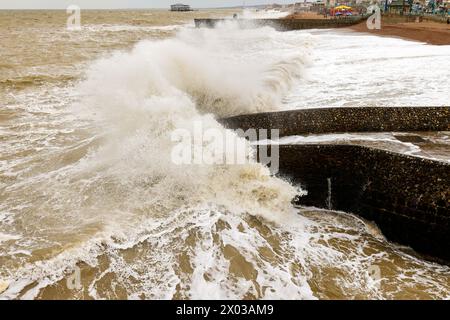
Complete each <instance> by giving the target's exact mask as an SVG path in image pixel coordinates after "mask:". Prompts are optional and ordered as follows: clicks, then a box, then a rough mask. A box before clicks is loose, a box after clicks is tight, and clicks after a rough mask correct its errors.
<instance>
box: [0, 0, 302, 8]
mask: <svg viewBox="0 0 450 320" xmlns="http://www.w3.org/2000/svg"><path fill="white" fill-rule="evenodd" d="M297 1H298V0H297ZM274 2H276V3H293V2H296V1H295V0H245V1H243V0H173V1H170V0H0V9H66V8H67V7H68V6H69V5H71V4H75V5H78V6H80V7H81V9H100V8H105V9H120V8H168V7H169V6H170V5H171V4H174V3H184V4H190V5H191V6H192V7H194V8H207V7H228V6H241V5H242V4H243V3H245V4H246V5H254V4H268V3H274Z"/></svg>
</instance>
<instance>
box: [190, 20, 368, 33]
mask: <svg viewBox="0 0 450 320" xmlns="http://www.w3.org/2000/svg"><path fill="white" fill-rule="evenodd" d="M363 20H365V18H362V17H361V18H360V17H349V18H342V19H194V22H195V26H196V27H197V28H199V27H208V28H213V27H215V26H216V25H217V24H219V23H222V22H226V21H235V22H237V23H238V24H239V25H240V26H241V27H244V28H245V27H253V26H255V25H257V26H269V27H272V28H274V29H276V30H279V31H289V30H302V29H330V28H340V27H348V26H351V25H354V24H357V23H359V22H361V21H363Z"/></svg>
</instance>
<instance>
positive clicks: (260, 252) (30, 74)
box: [0, 10, 450, 299]
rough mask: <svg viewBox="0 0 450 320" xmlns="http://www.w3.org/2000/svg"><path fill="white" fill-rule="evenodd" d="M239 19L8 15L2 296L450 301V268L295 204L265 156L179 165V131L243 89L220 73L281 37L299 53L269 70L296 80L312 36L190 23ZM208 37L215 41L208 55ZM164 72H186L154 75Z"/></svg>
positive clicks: (2, 128) (2, 111) (3, 49)
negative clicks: (175, 135) (264, 164)
mask: <svg viewBox="0 0 450 320" xmlns="http://www.w3.org/2000/svg"><path fill="white" fill-rule="evenodd" d="M232 13H233V11H220V10H219V11H199V12H190V13H183V14H180V13H170V12H168V11H164V10H161V11H144V10H142V11H85V12H84V11H83V12H82V15H81V18H82V21H81V22H82V30H81V31H76V32H75V31H68V30H67V29H66V24H65V23H66V19H67V15H66V13H65V12H61V11H0V44H1V45H0V57H1V58H0V101H1V102H0V298H5V299H13V298H23V299H32V298H36V299H102V298H107V299H127V298H128V299H152V298H153V299H179V298H181V299H189V298H199V299H202V298H208V299H210V298H213V299H214V298H225V299H230V298H237V299H242V298H246V299H261V298H274V299H314V298H319V299H347V298H348V299H370V298H380V299H442V298H450V268H449V267H448V266H444V265H440V264H437V263H432V262H429V261H426V260H424V259H423V258H421V257H420V256H419V255H417V254H415V253H414V252H412V251H411V250H410V249H408V248H404V247H401V246H398V245H396V244H392V243H390V242H388V241H387V240H386V239H384V237H383V236H382V234H381V233H380V231H379V230H378V229H377V228H376V226H374V225H373V224H371V223H370V222H367V221H363V220H361V219H360V218H358V217H355V216H353V215H351V214H347V213H339V212H332V211H324V210H318V209H314V208H293V207H291V206H290V196H291V193H293V192H294V191H296V190H295V189H294V188H293V187H292V186H290V185H289V184H288V183H287V182H284V181H280V180H278V179H275V178H271V177H266V176H261V175H260V174H259V173H258V170H259V167H258V166H257V165H249V166H245V167H243V168H230V167H228V166H217V167H212V168H211V167H204V168H202V167H200V168H196V169H195V170H194V169H191V168H183V169H179V168H174V167H172V166H171V165H170V164H167V163H168V162H169V159H168V158H167V157H165V156H166V154H167V153H168V152H169V151H170V149H167V145H168V143H169V142H170V140H169V137H166V135H167V133H168V132H169V130H170V129H171V128H173V127H176V125H177V124H180V123H181V124H183V123H184V120H185V119H197V117H200V116H204V113H206V112H205V111H204V110H205V107H204V106H203V105H202V103H203V102H204V101H206V102H211V103H213V104H217V105H219V106H220V107H223V106H225V107H227V105H226V101H227V99H231V98H230V96H231V97H233V98H235V96H239V94H238V93H240V91H239V90H238V89H239V88H240V86H239V85H238V86H237V88H235V87H234V86H233V85H234V82H236V81H231V83H229V82H224V83H222V82H220V81H221V80H222V78H226V75H227V72H237V71H232V70H234V69H237V70H240V69H243V68H245V67H244V66H245V65H248V64H251V62H252V60H254V59H261V61H265V60H270V59H274V58H273V57H272V56H271V57H270V58H269V57H267V59H266V56H265V54H267V55H269V54H270V53H271V52H269V51H268V50H267V46H268V45H270V43H269V44H268V42H269V41H277V39H280V40H278V41H280V42H279V43H275V44H274V45H273V46H274V48H275V47H281V49H280V54H281V53H282V54H284V53H285V52H287V51H289V55H286V56H283V59H282V60H281V62H279V63H278V64H277V63H275V64H274V66H272V69H276V67H277V66H279V65H281V66H282V70H283V72H276V73H275V75H276V76H278V75H279V74H282V76H283V77H284V76H285V75H286V74H288V75H290V74H296V73H297V69H296V68H297V67H298V60H299V59H296V56H295V55H296V54H297V53H298V52H299V51H301V49H302V46H305V47H307V46H308V45H309V42H310V41H313V39H312V40H311V37H310V36H304V35H303V33H299V34H296V33H290V34H286V35H281V34H278V33H276V32H275V31H273V30H272V31H271V30H267V29H263V30H254V31H248V32H241V31H240V30H235V29H233V28H232V27H231V28H230V29H226V28H225V29H223V30H220V31H219V32H220V33H221V34H219V33H217V31H201V30H200V31H199V30H193V27H192V23H193V21H192V20H193V18H194V17H205V16H206V17H221V16H227V15H230V14H232ZM183 30H185V31H183ZM186 30H187V31H186ZM230 30H231V31H230ZM180 31H183V32H185V34H183V35H182V36H177V33H178V32H180ZM268 35H269V36H268ZM318 36H320V35H318ZM177 37H178V38H177ZM284 37H285V38H284ZM175 38H176V39H177V40H173V39H175ZM179 39H181V40H179ZM255 39H256V40H255ZM144 40H146V42H145V43H144V44H142V43H141V42H142V41H144ZM161 40H167V41H168V42H162V43H161V42H160V41H161ZM253 41H254V42H253ZM204 42H206V43H207V45H205V46H203V43H204ZM242 43H248V44H249V47H251V50H253V51H251V50H250V49H249V50H248V51H245V50H243V49H244V48H243V47H242ZM137 44H139V45H141V47H140V49H139V50H138V51H137V52H134V53H133V52H132V48H133V47H134V46H135V45H137ZM283 45H286V46H285V47H283ZM195 47H201V48H206V49H208V50H209V51H208V50H207V54H205V56H204V57H201V58H200V59H199V60H200V61H197V60H196V59H195V55H192V52H194V53H198V52H197V51H195ZM206 49H205V50H206ZM158 50H160V51H162V52H163V53H162V54H156V53H155V52H156V51H158ZM183 50H184V51H183ZM265 50H267V51H265ZM180 51H183V52H180ZM216 51H217V52H219V53H220V52H226V53H227V54H226V55H225V54H224V55H217V56H215V54H216ZM273 51H276V50H275V49H274V50H273ZM118 52H121V53H123V55H120V54H119V53H118ZM130 52H132V53H130ZM147 53H148V54H149V57H150V58H148V59H147V56H146V54H147ZM115 54H116V55H118V56H117V57H115V58H114V55H115ZM185 55H186V56H187V55H189V59H186V60H184V58H183V57H184V56H185ZM228 55H229V57H228ZM291 55H293V56H294V58H292V59H291ZM112 56H113V58H111V57H112ZM166 56H169V57H170V59H167V60H165V59H164V57H166ZM219 58H220V60H214V59H219ZM228 58H229V59H230V61H229V60H227V59H228ZM98 59H103V60H101V61H103V62H100V64H99V65H95V67H94V68H93V69H90V68H91V64H92V63H93V61H95V60H98ZM232 59H234V60H232ZM289 59H291V60H292V61H291V60H289ZM300 60H301V59H300ZM142 61H145V63H142ZM155 61H156V62H155ZM210 61H213V62H215V63H213V64H212V65H211V64H208V63H209V62H210ZM275 62H278V61H275ZM171 63H173V64H171ZM239 63H241V64H239ZM312 63H314V61H313V62H312ZM161 64H164V67H165V68H161ZM194 64H195V65H194ZM193 65H194V67H192V66H193ZM220 65H224V66H225V67H223V69H218V70H220V71H221V72H218V75H216V73H215V72H214V70H215V68H220ZM236 65H237V67H236ZM203 66H204V69H203ZM147 67H148V69H145V68H147ZM289 68H293V69H295V70H289ZM89 70H90V71H89ZM111 70H112V71H111ZM130 70H131V71H130ZM161 70H164V71H166V72H167V74H169V73H170V74H171V75H172V73H171V72H173V74H175V75H176V76H171V77H168V78H164V77H157V76H156V75H158V76H159V73H160V72H161ZM174 70H176V71H177V72H174ZM179 70H181V71H179ZM192 70H196V71H198V73H197V72H192ZM211 70H213V71H211ZM252 70H253V69H251V70H250V71H252ZM270 70H271V69H270ZM277 70H278V69H277ZM286 70H288V71H286ZM250 71H249V72H250ZM109 72H111V73H109ZM246 74H247V73H246ZM263 74H264V75H266V74H267V72H266V73H263ZM147 75H151V76H152V78H150V79H148V78H146V76H147ZM270 75H271V76H273V75H272V74H270ZM137 76H139V78H138V80H139V81H136V82H134V81H135V79H136V78H135V77H137ZM153 76H154V78H153ZM97 77H98V78H97ZM116 77H117V78H116ZM203 77H205V79H206V80H204V79H203ZM180 78H183V79H182V80H180ZM155 79H156V80H157V81H156V80H155ZM276 79H277V81H275V82H274V83H277V82H281V81H283V79H284V78H280V79H281V80H279V79H278V78H276ZM240 80H241V82H242V83H243V84H247V82H246V78H245V76H242V79H240ZM164 81H167V82H170V81H172V82H174V83H176V86H175V87H176V88H177V89H179V90H173V87H172V86H167V87H163V88H161V86H162V85H161V83H163V82H164ZM183 81H185V82H186V83H187V84H185V82H183ZM216 81H219V82H218V83H219V85H217V86H214V87H212V86H213V84H215V82H216ZM252 81H253V79H252ZM252 81H250V82H248V83H252ZM254 82H261V81H260V79H258V78H255V80H254ZM143 83H144V84H145V85H143ZM199 83H200V84H199ZM80 84H81V88H82V89H83V88H86V87H88V88H89V90H88V94H86V93H85V91H82V89H80ZM271 84H272V85H271V86H270V87H269V88H277V86H276V85H274V84H273V83H271ZM108 88H112V89H111V92H109V91H107V92H106V94H105V93H104V92H103V91H104V90H107V89H108ZM135 88H138V89H136V91H134V89H135ZM180 88H181V89H184V91H183V90H181V89H180ZM205 88H207V89H208V90H209V91H208V92H207V93H205V92H203V90H206V89H205ZM224 88H225V89H229V91H227V92H226V94H223V93H222V92H221V90H222V89H223V90H225V89H224ZM264 88H265V90H264V91H263V93H265V92H266V91H267V90H266V89H267V88H266V87H264ZM179 91H183V93H182V94H180V92H179ZM255 91H257V90H256V89H255ZM80 92H81V93H80ZM96 93H98V96H100V97H101V99H100V98H98V96H96ZM119 93H120V94H119ZM244 93H245V95H249V96H251V95H252V94H253V87H251V86H250V85H248V87H247V88H246V90H245V91H244ZM263 93H261V92H259V91H257V92H256V93H255V96H256V97H257V99H254V100H249V101H250V102H254V101H257V102H259V101H260V100H263V98H265V95H264V94H263ZM84 95H89V96H94V98H95V99H93V100H84V98H85V97H84ZM141 96H144V97H145V99H143V100H140V97H141ZM211 96H212V98H211ZM123 97H126V100H122V98H123ZM192 97H197V98H195V99H194V98H192ZM238 98H241V97H238ZM96 99H97V100H96ZM155 100H156V102H155ZM86 101H88V102H86ZM129 101H137V102H136V106H135V105H134V104H133V105H132V106H129V105H128V102H129ZM233 101H234V100H233ZM237 101H239V102H240V103H241V104H242V105H243V106H245V104H246V103H248V100H246V99H244V98H242V99H240V100H239V99H238V100H237ZM271 101H272V100H271ZM89 103H91V104H92V105H93V106H95V107H97V108H98V110H97V109H95V112H94V113H99V114H102V112H103V111H100V110H103V109H102V108H103V107H107V109H106V110H107V115H106V116H105V118H107V119H106V120H104V119H103V120H102V121H100V122H96V120H95V118H90V117H86V116H85V115H84V113H83V114H82V113H81V111H80V113H78V111H77V110H79V108H74V107H73V106H74V105H75V106H79V105H80V104H81V105H82V106H83V105H84V104H89ZM141 104H145V105H146V106H147V107H148V108H147V109H144V110H142V109H140V108H139V106H141ZM147 104H148V105H147ZM110 106H111V109H108V108H109V107H110ZM160 106H163V107H161V108H160ZM263 107H264V106H263V105H262V107H261V108H263ZM197 109H198V110H200V111H197ZM167 110H169V111H167ZM207 110H208V111H209V110H210V109H207ZM212 110H214V109H212ZM220 112H222V111H220ZM213 113H214V112H213ZM110 115H111V117H112V120H111V119H109V118H108V116H110ZM174 119H175V120H174ZM205 121H209V122H208V123H210V124H211V123H213V120H211V119H209V118H207V119H206V120H205ZM211 125H213V124H211ZM214 125H216V124H214ZM168 150H169V151H168ZM271 215H273V219H272V217H271Z"/></svg>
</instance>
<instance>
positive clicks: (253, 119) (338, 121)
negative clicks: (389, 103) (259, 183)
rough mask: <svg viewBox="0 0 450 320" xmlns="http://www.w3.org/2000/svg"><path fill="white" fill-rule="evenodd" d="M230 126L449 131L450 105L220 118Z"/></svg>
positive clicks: (292, 130) (290, 130)
mask: <svg viewBox="0 0 450 320" xmlns="http://www.w3.org/2000/svg"><path fill="white" fill-rule="evenodd" d="M221 121H222V123H223V124H225V125H226V126H227V127H229V128H232V129H238V128H240V129H244V130H247V129H249V128H254V129H279V130H280V137H282V136H291V135H298V134H309V133H314V134H321V133H342V132H389V131H397V132H400V131H449V130H450V107H364V108H361V107H348V108H347V107H340V108H317V109H301V110H290V111H280V112H266V113H257V114H250V115H240V116H235V117H231V118H227V119H224V120H221Z"/></svg>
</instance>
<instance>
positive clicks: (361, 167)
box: [279, 145, 450, 261]
mask: <svg viewBox="0 0 450 320" xmlns="http://www.w3.org/2000/svg"><path fill="white" fill-rule="evenodd" d="M279 152H280V173H281V174H282V175H283V176H285V177H287V178H288V179H291V181H292V182H293V183H296V184H299V185H301V186H302V187H303V188H304V189H306V190H307V191H308V195H306V196H303V197H299V198H297V199H296V200H295V201H296V203H297V204H299V205H305V206H315V207H319V208H327V209H333V210H341V211H345V212H351V213H355V214H358V215H360V216H361V217H364V218H366V219H368V220H370V221H374V222H376V223H377V225H378V226H379V227H380V229H381V230H382V232H383V234H384V235H385V236H386V237H387V238H388V239H390V240H392V241H395V242H398V243H402V244H405V245H408V246H411V247H412V248H414V249H416V250H417V251H418V252H421V253H424V254H427V255H431V256H435V257H438V258H441V259H444V260H447V261H450V205H449V204H450V185H449V183H450V164H449V163H445V162H440V161H433V160H429V159H423V158H419V157H412V156H407V155H402V154H398V153H393V152H389V151H384V150H378V149H374V148H369V147H364V146H356V145H282V146H280V151H279Z"/></svg>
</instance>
